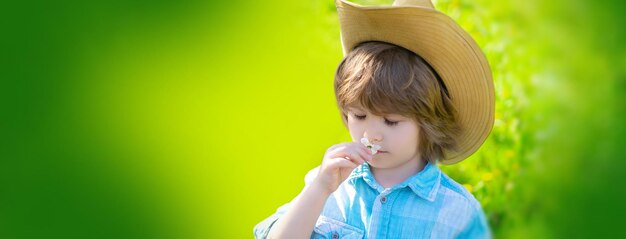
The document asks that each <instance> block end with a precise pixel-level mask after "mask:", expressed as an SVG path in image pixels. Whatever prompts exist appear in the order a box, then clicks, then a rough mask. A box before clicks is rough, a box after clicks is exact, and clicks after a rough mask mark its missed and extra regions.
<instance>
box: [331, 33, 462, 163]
mask: <svg viewBox="0 0 626 239" xmlns="http://www.w3.org/2000/svg"><path fill="white" fill-rule="evenodd" d="M334 85H335V97H336V99H337V105H338V107H339V110H340V112H341V116H342V117H341V118H342V121H343V123H344V125H345V126H346V128H348V124H347V114H346V111H347V108H348V107H350V106H356V105H360V106H363V107H365V108H366V109H367V110H368V111H370V112H371V113H372V114H375V115H381V116H382V115H386V114H399V115H402V116H405V117H408V118H411V119H414V120H415V121H416V122H417V124H418V127H419V131H420V136H419V138H420V139H419V143H418V145H417V148H418V150H419V152H420V154H421V157H422V159H424V160H428V161H430V162H437V160H439V159H443V158H444V157H445V155H444V154H445V153H444V150H452V151H454V150H456V149H457V147H458V142H457V140H456V139H457V136H458V134H459V131H460V127H459V125H458V123H457V121H456V118H457V111H456V109H455V108H454V105H453V104H452V101H451V99H450V97H449V96H448V93H447V89H446V87H445V85H444V84H443V82H442V81H441V79H440V78H439V76H438V75H437V73H436V72H435V71H434V70H433V69H432V67H430V65H429V64H428V63H427V62H426V61H424V59H422V58H421V57H420V56H418V55H417V54H415V53H413V52H411V51H409V50H407V49H405V48H402V47H400V46H397V45H393V44H390V43H385V42H377V41H372V42H364V43H361V44H359V45H358V46H356V47H355V48H354V49H353V50H352V51H351V52H350V53H349V54H347V55H346V56H345V57H344V58H343V60H342V61H341V63H339V66H338V68H337V72H336V74H335V83H334Z"/></svg>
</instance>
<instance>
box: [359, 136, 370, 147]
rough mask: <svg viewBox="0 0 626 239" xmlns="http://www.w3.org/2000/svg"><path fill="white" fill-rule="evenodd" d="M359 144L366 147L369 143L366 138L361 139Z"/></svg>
mask: <svg viewBox="0 0 626 239" xmlns="http://www.w3.org/2000/svg"><path fill="white" fill-rule="evenodd" d="M361 143H362V144H365V146H367V145H369V144H370V141H369V140H368V139H367V138H365V137H363V138H361Z"/></svg>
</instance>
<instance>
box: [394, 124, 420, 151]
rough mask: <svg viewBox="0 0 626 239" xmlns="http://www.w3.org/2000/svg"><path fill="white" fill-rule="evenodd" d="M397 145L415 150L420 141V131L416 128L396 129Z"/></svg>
mask: <svg viewBox="0 0 626 239" xmlns="http://www.w3.org/2000/svg"><path fill="white" fill-rule="evenodd" d="M396 135H398V137H395V140H394V141H396V142H395V143H396V144H398V145H403V146H404V147H408V148H413V147H415V146H416V145H417V143H418V139H419V131H418V130H417V128H416V127H411V126H409V127H399V128H397V129H396Z"/></svg>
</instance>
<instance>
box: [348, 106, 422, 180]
mask: <svg viewBox="0 0 626 239" xmlns="http://www.w3.org/2000/svg"><path fill="white" fill-rule="evenodd" d="M346 113H347V114H348V129H349V131H350V135H351V136H352V141H354V142H360V140H361V138H363V137H365V138H368V139H369V141H370V143H372V144H377V145H380V146H382V147H381V149H380V150H379V151H378V153H377V154H375V155H374V157H373V158H372V160H371V161H370V162H369V164H370V165H371V166H372V167H375V168H396V167H400V166H403V165H405V164H406V163H407V162H409V161H413V160H420V156H419V152H418V150H417V145H418V142H419V127H418V126H417V122H416V121H415V120H414V119H411V118H408V117H403V116H401V115H397V114H390V115H384V116H378V115H374V114H371V113H370V112H369V111H367V110H365V109H364V108H363V107H358V106H357V107H349V108H348V111H347V112H346Z"/></svg>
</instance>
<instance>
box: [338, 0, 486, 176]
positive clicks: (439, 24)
mask: <svg viewBox="0 0 626 239" xmlns="http://www.w3.org/2000/svg"><path fill="white" fill-rule="evenodd" d="M335 5H336V6H337V13H338V16H339V24H340V25H339V26H340V30H341V42H342V46H343V53H344V55H346V54H347V53H348V52H350V51H351V50H352V49H354V47H356V46H357V45H358V44H359V43H362V42H367V41H382V42H388V43H392V44H395V45H398V46H401V47H404V48H406V49H408V50H410V51H413V52H415V53H416V54H418V55H419V56H421V57H422V58H424V60H426V61H427V62H428V63H429V64H430V65H431V66H432V67H433V69H435V71H437V73H438V74H439V76H440V77H441V79H442V80H443V82H444V84H445V85H446V87H447V89H448V93H449V95H450V98H451V99H452V102H453V103H454V104H455V107H456V108H457V111H458V123H459V126H460V127H461V134H460V137H459V138H458V143H459V145H458V146H459V147H458V149H459V150H457V151H446V152H445V155H446V157H445V158H443V159H440V162H441V163H443V164H454V163H457V162H459V161H462V160H464V159H465V158H467V157H469V156H470V155H472V154H473V153H474V152H476V151H477V150H478V148H480V146H481V145H482V144H483V143H484V141H485V140H486V138H487V136H489V134H490V132H491V129H492V128H493V123H494V113H495V93H494V86H493V80H492V76H491V69H490V68H489V63H488V62H487V58H486V57H485V55H484V53H483V52H482V51H481V50H480V48H479V47H478V44H476V42H475V41H474V39H473V38H472V37H471V36H470V35H469V34H468V33H467V32H465V31H464V30H463V29H462V28H461V27H460V26H459V25H458V24H457V23H456V22H455V21H454V20H453V19H452V18H450V17H449V16H447V15H445V14H443V13H441V12H439V11H437V10H435V9H432V8H427V7H417V6H375V7H373V6H360V5H357V4H354V3H350V2H346V1H344V0H335Z"/></svg>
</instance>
